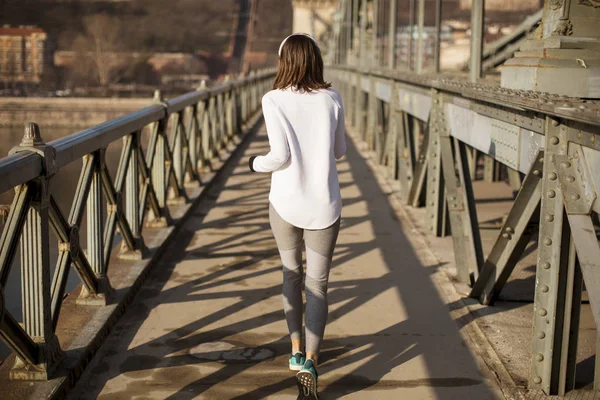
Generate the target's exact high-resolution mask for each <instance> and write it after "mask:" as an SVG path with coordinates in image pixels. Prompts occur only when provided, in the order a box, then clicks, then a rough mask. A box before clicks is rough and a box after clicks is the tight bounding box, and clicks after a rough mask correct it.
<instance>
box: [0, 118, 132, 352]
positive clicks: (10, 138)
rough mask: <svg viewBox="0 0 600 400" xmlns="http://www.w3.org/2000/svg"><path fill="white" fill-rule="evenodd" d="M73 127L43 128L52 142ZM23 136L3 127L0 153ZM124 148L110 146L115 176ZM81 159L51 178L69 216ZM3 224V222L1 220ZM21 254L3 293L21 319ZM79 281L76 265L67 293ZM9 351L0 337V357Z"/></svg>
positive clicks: (5, 199)
mask: <svg viewBox="0 0 600 400" xmlns="http://www.w3.org/2000/svg"><path fill="white" fill-rule="evenodd" d="M73 132H74V130H70V129H66V128H43V129H42V136H43V138H44V140H45V141H46V142H50V141H52V140H54V139H58V138H60V137H64V136H65V135H68V134H71V133H73ZM22 136H23V129H22V128H6V127H0V137H2V138H4V139H3V140H2V141H1V142H0V157H4V156H6V155H7V154H8V152H9V150H10V149H11V148H12V147H13V146H15V145H18V144H19V142H20V141H21V138H22ZM120 152H121V141H118V142H115V143H114V144H112V145H111V146H109V148H108V149H107V156H106V158H107V165H109V170H110V171H111V175H112V176H113V178H114V176H115V171H116V168H117V165H118V160H119V157H120ZM81 166H82V161H81V160H79V161H77V162H73V163H72V164H70V165H68V166H67V167H65V168H63V169H62V170H61V171H59V172H58V174H57V175H56V176H55V177H54V178H53V179H52V183H51V191H52V195H53V197H54V199H55V200H56V201H57V203H58V205H59V207H60V209H61V211H62V213H63V215H64V216H65V218H68V216H69V211H70V208H71V203H72V202H73V196H74V193H75V189H76V187H77V182H78V179H79V174H80V172H81ZM12 198H13V193H12V191H11V192H7V193H2V194H0V204H10V203H11V202H12ZM85 218H86V217H85V215H84V219H83V222H82V226H81V227H80V230H79V231H80V243H81V246H82V247H83V248H85V247H87V246H86V240H87V237H86V236H87V235H86V223H85ZM2 228H3V224H2ZM50 236H51V240H50V260H51V273H52V274H53V273H54V267H55V264H56V259H57V256H58V243H57V241H56V238H55V237H54V234H53V232H52V230H51V235H50ZM19 258H20V256H19V254H17V255H16V257H15V261H14V262H13V265H12V267H11V272H10V275H9V278H8V282H7V285H6V287H5V288H4V296H5V300H6V309H7V310H8V312H9V313H10V314H11V315H12V316H13V317H14V318H15V319H16V320H17V321H22V311H21V306H22V302H21V292H22V290H21V271H20V269H21V268H20V261H19ZM79 282H80V279H79V276H78V275H77V272H75V270H74V269H73V268H71V271H70V273H69V280H68V283H67V289H66V293H69V292H70V291H72V290H73V289H74V288H75V287H76V286H77V285H78V284H79ZM8 354H10V350H9V349H8V347H7V346H6V345H5V344H4V343H3V342H1V341H0V360H3V359H5V358H6V356H7V355H8Z"/></svg>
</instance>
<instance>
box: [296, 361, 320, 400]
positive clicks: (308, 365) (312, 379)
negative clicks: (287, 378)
mask: <svg viewBox="0 0 600 400" xmlns="http://www.w3.org/2000/svg"><path fill="white" fill-rule="evenodd" d="M318 380H319V374H318V373H317V368H316V367H315V364H314V363H313V360H311V359H310V358H309V359H308V360H306V362H305V363H304V366H303V367H302V369H301V370H300V372H298V373H297V374H296V382H297V384H298V399H297V400H319V396H318V394H317V381H318Z"/></svg>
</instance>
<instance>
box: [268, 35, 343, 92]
mask: <svg viewBox="0 0 600 400" xmlns="http://www.w3.org/2000/svg"><path fill="white" fill-rule="evenodd" d="M290 87H291V88H294V89H297V90H299V91H304V92H312V91H313V90H318V89H326V88H329V87H331V84H329V83H327V82H325V80H324V79H323V57H321V50H320V49H319V46H318V45H317V42H316V41H315V40H314V39H313V38H312V37H310V36H308V35H306V34H302V33H296V34H293V35H292V36H288V38H287V39H285V40H284V41H283V42H282V43H281V46H280V48H279V68H278V70H277V76H276V77H275V84H274V85H273V89H287V88H290Z"/></svg>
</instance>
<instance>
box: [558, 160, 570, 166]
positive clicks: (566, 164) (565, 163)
mask: <svg viewBox="0 0 600 400" xmlns="http://www.w3.org/2000/svg"><path fill="white" fill-rule="evenodd" d="M560 166H561V167H563V168H571V163H570V162H568V161H563V162H561V163H560Z"/></svg>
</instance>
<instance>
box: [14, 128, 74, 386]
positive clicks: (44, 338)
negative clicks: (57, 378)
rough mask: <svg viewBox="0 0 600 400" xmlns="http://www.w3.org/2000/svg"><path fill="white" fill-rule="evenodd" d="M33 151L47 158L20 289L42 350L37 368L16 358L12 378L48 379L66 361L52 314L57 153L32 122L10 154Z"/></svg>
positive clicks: (35, 186) (34, 187) (30, 217)
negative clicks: (52, 188)
mask: <svg viewBox="0 0 600 400" xmlns="http://www.w3.org/2000/svg"><path fill="white" fill-rule="evenodd" d="M25 150H31V151H35V152H37V153H38V154H40V155H42V156H43V157H44V163H45V168H44V172H43V175H42V176H40V177H39V178H38V179H36V180H35V181H32V182H29V183H28V185H29V187H30V190H31V195H32V198H31V203H30V208H29V211H28V212H27V217H26V220H25V224H24V225H23V230H22V232H21V286H22V291H23V293H22V298H23V305H22V307H23V325H24V329H25V332H27V334H28V335H29V336H30V337H31V339H33V341H34V342H35V343H36V344H37V346H38V348H39V353H38V360H37V364H36V365H33V366H32V365H29V364H28V363H26V362H25V361H23V360H21V359H20V358H17V360H16V362H15V366H14V367H13V369H12V370H11V372H10V377H11V379H27V380H48V379H50V378H51V377H52V374H53V372H54V370H55V369H56V367H57V366H58V365H59V364H60V362H61V361H62V360H63V358H64V354H63V352H62V350H61V349H60V344H59V342H58V338H57V337H56V335H55V333H54V330H53V325H52V314H51V304H52V303H51V302H52V299H51V295H50V282H51V276H50V248H49V246H50V232H49V217H48V207H49V205H50V179H51V176H52V175H53V174H54V172H56V171H55V168H53V166H54V165H55V160H54V151H53V149H52V148H51V147H49V146H47V145H46V144H45V143H44V141H43V140H42V138H41V135H40V131H39V127H38V126H37V125H36V124H34V123H30V124H28V125H27V128H26V130H25V136H24V137H23V140H22V142H21V144H20V146H19V147H17V148H15V149H13V150H11V153H14V152H19V151H25Z"/></svg>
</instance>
